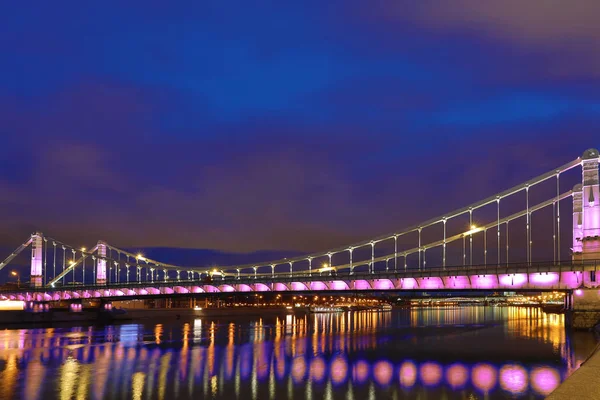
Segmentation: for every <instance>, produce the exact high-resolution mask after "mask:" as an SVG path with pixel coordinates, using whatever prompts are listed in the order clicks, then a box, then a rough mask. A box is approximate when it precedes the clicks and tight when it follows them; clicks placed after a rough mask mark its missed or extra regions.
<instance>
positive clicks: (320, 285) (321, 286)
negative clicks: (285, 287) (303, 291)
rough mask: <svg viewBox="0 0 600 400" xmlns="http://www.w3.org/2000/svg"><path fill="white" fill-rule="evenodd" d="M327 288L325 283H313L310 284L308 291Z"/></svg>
mask: <svg viewBox="0 0 600 400" xmlns="http://www.w3.org/2000/svg"><path fill="white" fill-rule="evenodd" d="M327 289H329V286H327V283H326V282H323V281H313V282H311V283H310V290H327Z"/></svg>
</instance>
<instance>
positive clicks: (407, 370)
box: [399, 361, 417, 388]
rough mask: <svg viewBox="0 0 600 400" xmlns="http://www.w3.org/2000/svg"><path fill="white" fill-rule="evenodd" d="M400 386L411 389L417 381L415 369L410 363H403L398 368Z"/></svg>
mask: <svg viewBox="0 0 600 400" xmlns="http://www.w3.org/2000/svg"><path fill="white" fill-rule="evenodd" d="M399 375H400V385H402V386H403V387H405V388H410V387H412V386H413V385H414V384H415V382H416V380H417V367H416V366H415V364H414V363H413V362H412V361H405V362H403V363H402V365H401V366H400V372H399Z"/></svg>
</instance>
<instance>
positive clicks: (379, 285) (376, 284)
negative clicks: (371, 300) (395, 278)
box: [371, 279, 396, 290]
mask: <svg viewBox="0 0 600 400" xmlns="http://www.w3.org/2000/svg"><path fill="white" fill-rule="evenodd" d="M371 287H372V288H374V289H377V290H391V289H395V288H396V286H395V285H394V283H393V282H392V280H391V279H375V280H374V281H373V283H372V284H371Z"/></svg>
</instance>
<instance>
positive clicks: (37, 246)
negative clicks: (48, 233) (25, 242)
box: [30, 232, 44, 287]
mask: <svg viewBox="0 0 600 400" xmlns="http://www.w3.org/2000/svg"><path fill="white" fill-rule="evenodd" d="M43 245H44V235H43V234H42V233H41V232H36V233H34V234H33V235H31V272H30V277H31V286H32V287H41V286H42V285H43V278H42V276H43V273H44V272H43V270H42V265H43V257H44V247H43Z"/></svg>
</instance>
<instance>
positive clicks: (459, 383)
mask: <svg viewBox="0 0 600 400" xmlns="http://www.w3.org/2000/svg"><path fill="white" fill-rule="evenodd" d="M468 378H469V371H468V370H467V368H466V367H465V366H464V365H462V364H452V365H451V366H450V367H449V368H448V369H447V370H446V381H447V382H448V383H449V384H450V386H452V388H453V389H460V388H462V387H464V386H465V384H466V383H467V379H468Z"/></svg>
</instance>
